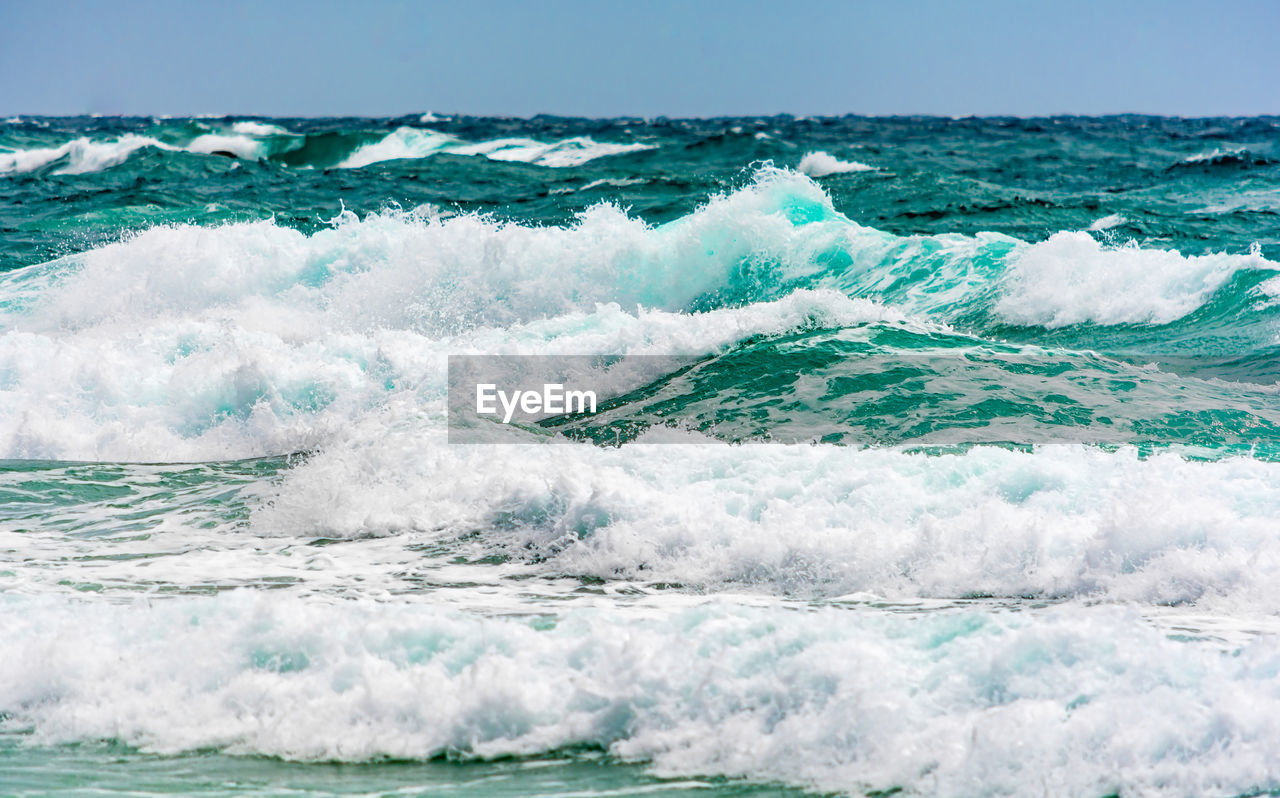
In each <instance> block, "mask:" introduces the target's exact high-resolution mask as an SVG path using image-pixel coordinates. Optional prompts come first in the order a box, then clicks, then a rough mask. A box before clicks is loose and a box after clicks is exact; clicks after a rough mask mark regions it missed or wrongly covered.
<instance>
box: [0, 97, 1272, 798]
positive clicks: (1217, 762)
mask: <svg viewBox="0 0 1280 798" xmlns="http://www.w3.org/2000/svg"><path fill="white" fill-rule="evenodd" d="M451 354H454V355H456V354H514V355H518V354H538V355H548V354H551V355H554V354H561V355H609V356H613V355H655V354H680V355H692V356H695V357H697V358H699V359H700V360H699V362H700V364H701V365H700V367H699V371H698V372H697V375H696V377H686V376H680V377H678V378H672V379H669V380H663V379H657V380H655V382H654V387H653V389H652V390H648V391H642V392H640V393H638V394H637V395H636V399H635V401H624V402H621V403H620V404H618V405H616V406H614V407H612V408H611V409H610V411H609V420H610V423H615V422H616V423H625V424H627V425H629V426H628V427H627V428H628V429H630V430H632V432H633V433H634V434H631V435H630V436H629V437H628V438H627V439H626V442H624V443H622V444H621V445H593V444H592V443H589V442H581V443H570V444H566V445H558V446H541V445H522V446H511V445H505V446H504V445H482V444H477V445H459V444H456V443H454V444H450V443H448V442H447V434H446V430H447V421H448V402H447V397H446V362H447V358H448V356H449V355H451ZM1278 378H1280V119H1275V118H1251V119H1200V120H1179V119H1163V118H1155V117H1136V116H1135V117H1108V118H1074V117H1072V118H1054V119H1035V120H1019V119H956V120H952V119H937V118H895V119H887V118H886V119H880V118H856V117H849V118H839V119H796V118H791V117H772V118H746V119H721V120H698V121H686V120H663V119H658V120H641V119H618V120H573V119H560V118H535V119H532V120H526V119H494V118H472V117H450V116H438V115H433V114H428V115H424V116H418V115H415V116H411V117H404V118H400V119H390V120H387V119H377V120H371V119H264V118H199V119H151V118H75V119H44V118H26V117H17V118H11V119H8V120H5V121H3V123H0V794H5V795H9V794H13V795H47V794H56V795H99V796H100V795H155V794H164V793H180V794H194V795H307V796H311V795H316V796H320V795H348V794H350V795H433V796H435V795H440V796H488V795H511V796H517V795H519V796H524V795H543V796H552V795H554V796H621V795H641V794H646V795H647V794H674V795H698V796H703V795H705V796H713V795H741V796H764V795H800V794H805V793H814V792H816V793H837V794H850V795H890V794H898V795H922V796H923V795H929V796H935V795H936V796H955V797H956V798H962V797H968V796H984V795H1009V796H1033V795H1071V796H1089V797H1091V798H1102V797H1103V796H1109V795H1121V796H1139V795H1142V796H1146V795H1159V796H1243V795H1259V794H1266V793H1271V792H1277V791H1280V396H1278V395H1277V379H1278ZM673 414H674V415H675V416H679V417H680V418H681V419H682V423H680V424H675V425H672V424H669V423H667V421H668V420H669V419H670V418H671V417H672V415H673ZM788 428H794V429H799V430H801V431H806V430H808V431H813V430H816V431H819V432H820V433H821V434H815V435H814V436H813V439H814V441H815V442H814V443H808V444H805V443H799V444H781V443H767V442H763V441H765V440H766V439H768V438H770V437H771V435H772V433H774V432H776V431H777V430H780V429H788ZM1056 433H1061V434H1056ZM547 434H548V435H550V434H552V433H547ZM930 435H932V436H933V438H929V436H930ZM939 435H942V436H943V438H944V439H945V440H947V441H950V442H944V443H941V444H936V443H931V444H930V445H927V446H921V445H913V441H915V442H918V441H920V440H936V439H937V437H938V436H939ZM947 436H950V437H947ZM533 437H534V439H535V440H536V436H533ZM1059 440H1063V441H1067V442H1051V441H1059ZM991 441H997V442H991Z"/></svg>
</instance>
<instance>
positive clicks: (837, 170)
mask: <svg viewBox="0 0 1280 798" xmlns="http://www.w3.org/2000/svg"><path fill="white" fill-rule="evenodd" d="M796 168H797V169H799V170H800V171H801V172H803V173H804V174H806V175H808V176H809V177H826V176H827V175H838V174H843V173H845V172H870V171H872V170H874V169H875V167H874V166H867V165H866V164H865V163H859V162H857V161H842V160H840V159H839V158H836V157H835V156H832V155H828V154H827V153H825V152H822V151H817V152H811V153H808V154H806V155H805V156H804V157H803V158H801V159H800V165H799V166H797V167H796Z"/></svg>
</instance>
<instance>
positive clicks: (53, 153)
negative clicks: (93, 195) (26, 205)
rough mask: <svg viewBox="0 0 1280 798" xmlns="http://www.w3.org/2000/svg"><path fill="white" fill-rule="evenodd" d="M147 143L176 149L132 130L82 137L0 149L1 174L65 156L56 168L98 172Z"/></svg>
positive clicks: (75, 172) (63, 171) (69, 172)
mask: <svg viewBox="0 0 1280 798" xmlns="http://www.w3.org/2000/svg"><path fill="white" fill-rule="evenodd" d="M143 147H156V148H157V149H172V148H171V147H169V146H168V145H167V144H164V143H163V142H161V141H159V140H157V139H154V138H151V137H150V136H138V135H134V134H132V133H129V134H126V135H124V136H121V137H119V138H118V139H115V140H113V141H93V140H91V139H89V138H85V137H81V138H78V139H74V140H72V141H68V142H67V143H66V144H63V145H61V146H58V147H37V148H32V149H26V150H15V151H13V152H0V174H5V173H11V172H30V171H33V170H35V169H39V168H41V167H44V166H47V165H49V164H51V163H54V162H55V161H59V160H63V159H65V161H66V163H65V164H64V165H63V166H61V167H59V168H58V169H57V170H55V171H56V172H57V173H58V174H64V175H78V174H84V173H86V172H97V171H101V170H103V169H106V168H109V167H112V166H116V165H118V164H122V163H124V162H125V161H126V160H128V158H129V156H130V155H132V154H133V153H134V152H136V151H137V150H140V149H142V148H143Z"/></svg>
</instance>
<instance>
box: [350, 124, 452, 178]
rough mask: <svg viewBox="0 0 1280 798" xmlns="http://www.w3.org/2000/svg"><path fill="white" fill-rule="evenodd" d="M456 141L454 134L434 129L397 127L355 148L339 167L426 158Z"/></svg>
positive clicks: (357, 166) (354, 167)
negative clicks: (438, 131) (376, 139)
mask: <svg viewBox="0 0 1280 798" xmlns="http://www.w3.org/2000/svg"><path fill="white" fill-rule="evenodd" d="M456 141H457V139H455V138H454V137H453V136H450V135H448V134H445V133H437V132H435V131H434V130H423V129H420V128H414V127H401V128H396V129H395V130H393V131H391V132H390V133H388V134H387V135H386V136H385V137H383V138H381V139H379V140H378V141H374V142H370V143H368V144H363V145H361V146H360V147H358V148H356V149H355V151H353V152H352V153H351V154H350V155H348V156H347V157H346V158H345V159H344V160H343V161H342V162H341V163H340V164H338V166H339V167H340V168H344V169H356V168H359V167H361V166H368V165H369V164H374V163H380V162H382V161H394V160H398V159H401V158H425V157H427V156H428V155H432V154H434V153H437V152H440V151H441V150H443V149H444V148H445V147H446V146H447V145H449V144H452V143H454V142H456Z"/></svg>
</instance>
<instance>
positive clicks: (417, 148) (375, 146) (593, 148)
mask: <svg viewBox="0 0 1280 798" xmlns="http://www.w3.org/2000/svg"><path fill="white" fill-rule="evenodd" d="M651 149H654V147H653V145H651V144H643V143H640V142H633V143H630V144H621V143H613V142H597V141H594V140H592V139H590V138H588V137H586V136H578V137H575V138H569V139H563V140H561V141H555V142H550V143H544V142H540V141H534V140H533V139H527V138H505V139H494V140H492V141H481V142H475V143H468V142H464V141H462V140H460V139H457V138H455V137H453V136H450V135H447V134H444V133H437V132H435V131H431V130H424V129H421V128H410V127H401V128H397V129H396V130H394V131H392V132H391V133H388V134H387V135H386V137H384V138H382V139H381V140H379V141H376V142H372V143H370V144H365V145H363V146H361V147H360V148H359V149H357V150H356V151H355V152H353V153H351V155H350V156H348V157H347V158H346V159H345V160H343V161H342V162H341V163H340V164H338V166H339V167H344V168H348V169H353V168H358V167H361V166H368V165H370V164H374V163H379V162H381V161H390V160H397V159H401V158H426V157H428V156H430V155H435V154H437V153H448V154H450V155H483V156H485V157H486V158H489V159H491V160H495V161H519V162H521V163H531V164H537V165H538V166H550V167H566V166H581V165H582V164H584V163H586V162H587V161H593V160H595V159H596V158H605V157H608V156H611V155H621V154H624V153H629V152H640V151H643V150H651Z"/></svg>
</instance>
